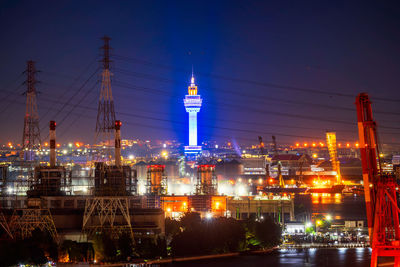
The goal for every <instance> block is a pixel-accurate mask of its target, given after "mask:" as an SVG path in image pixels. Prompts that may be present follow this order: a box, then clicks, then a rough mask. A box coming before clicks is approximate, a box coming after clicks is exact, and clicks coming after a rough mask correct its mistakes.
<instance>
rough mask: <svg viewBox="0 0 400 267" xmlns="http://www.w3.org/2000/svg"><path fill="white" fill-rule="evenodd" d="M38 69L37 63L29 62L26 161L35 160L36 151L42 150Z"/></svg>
mask: <svg viewBox="0 0 400 267" xmlns="http://www.w3.org/2000/svg"><path fill="white" fill-rule="evenodd" d="M36 72H37V71H36V68H35V62H33V61H32V60H29V61H28V62H27V66H26V70H25V73H26V81H25V84H26V86H27V90H26V92H25V94H26V110H25V118H24V133H23V136H22V153H21V157H24V159H25V160H33V159H34V152H33V150H34V149H39V148H40V129H39V114H38V109H37V104H36V88H35V84H36V82H37V81H36V78H35V74H36Z"/></svg>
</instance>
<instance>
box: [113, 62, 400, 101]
mask: <svg viewBox="0 0 400 267" xmlns="http://www.w3.org/2000/svg"><path fill="white" fill-rule="evenodd" d="M114 58H115V59H117V60H122V61H126V62H133V63H135V64H143V65H147V66H153V67H157V68H162V69H173V70H176V71H179V72H185V73H189V71H188V69H185V68H178V67H174V66H170V65H165V64H159V63H153V62H150V61H147V60H143V59H138V58H132V57H126V56H121V55H114ZM196 73H197V74H198V75H202V76H206V77H211V78H216V79H220V80H225V81H232V82H237V83H245V84H251V85H256V86H262V87H268V88H276V89H283V90H288V91H296V92H302V93H311V94H319V95H326V96H329V97H332V96H338V97H347V98H352V99H354V98H355V97H356V95H353V94H345V93H337V92H334V91H336V90H330V91H329V92H328V91H325V90H319V89H313V88H305V87H296V86H289V85H281V84H276V83H271V82H260V81H254V80H248V79H239V78H232V77H228V76H225V75H217V74H210V73H204V72H196ZM374 99H376V100H380V101H386V102H395V103H398V102H400V99H393V98H384V97H374Z"/></svg>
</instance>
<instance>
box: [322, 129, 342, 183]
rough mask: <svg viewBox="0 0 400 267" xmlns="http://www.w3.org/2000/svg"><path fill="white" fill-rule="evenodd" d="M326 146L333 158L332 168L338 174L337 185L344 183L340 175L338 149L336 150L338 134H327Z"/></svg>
mask: <svg viewBox="0 0 400 267" xmlns="http://www.w3.org/2000/svg"><path fill="white" fill-rule="evenodd" d="M326 144H327V146H328V150H329V157H330V158H331V163H332V168H333V170H334V171H335V172H336V179H337V181H336V183H337V184H341V183H342V176H341V174H340V162H339V160H338V156H337V148H336V133H335V132H326Z"/></svg>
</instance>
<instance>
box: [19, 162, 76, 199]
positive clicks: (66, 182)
mask: <svg viewBox="0 0 400 267" xmlns="http://www.w3.org/2000/svg"><path fill="white" fill-rule="evenodd" d="M28 186H29V190H28V191H27V192H26V194H27V195H28V197H40V196H63V195H71V176H70V175H67V171H66V169H65V167H62V166H54V167H51V166H36V167H35V169H34V175H33V179H29V180H28Z"/></svg>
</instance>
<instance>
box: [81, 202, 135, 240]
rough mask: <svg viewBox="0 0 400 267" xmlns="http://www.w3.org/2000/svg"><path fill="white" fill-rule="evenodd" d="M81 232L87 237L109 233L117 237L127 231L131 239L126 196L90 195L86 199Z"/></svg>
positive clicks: (131, 232) (131, 233)
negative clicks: (90, 196)
mask: <svg viewBox="0 0 400 267" xmlns="http://www.w3.org/2000/svg"><path fill="white" fill-rule="evenodd" d="M82 232H83V233H85V234H86V235H87V236H88V238H93V237H94V236H95V235H96V234H97V233H109V234H111V236H112V237H114V238H118V236H120V235H121V234H122V233H128V234H129V235H130V236H131V237H132V239H133V231H132V225H131V218H130V215H129V202H128V197H92V198H88V199H87V200H86V205H85V212H84V215H83V224H82Z"/></svg>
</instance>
